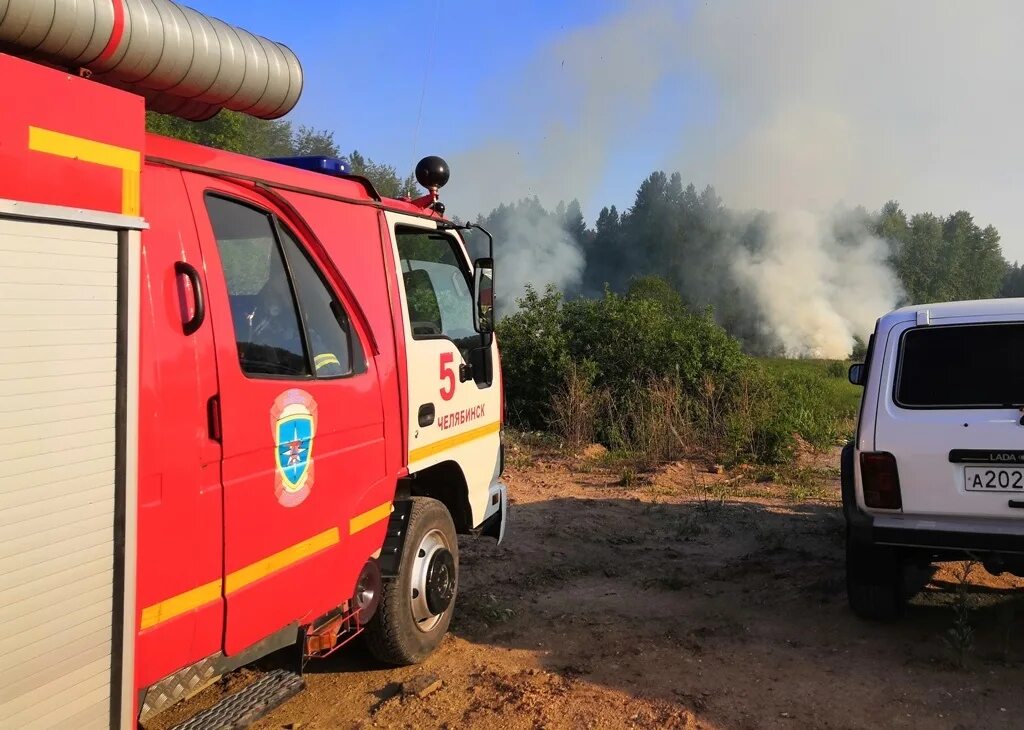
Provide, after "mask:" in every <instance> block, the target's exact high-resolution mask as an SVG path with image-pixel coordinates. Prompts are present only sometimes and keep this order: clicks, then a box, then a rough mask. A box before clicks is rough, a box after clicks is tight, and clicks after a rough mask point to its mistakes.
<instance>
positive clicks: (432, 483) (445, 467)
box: [399, 461, 473, 535]
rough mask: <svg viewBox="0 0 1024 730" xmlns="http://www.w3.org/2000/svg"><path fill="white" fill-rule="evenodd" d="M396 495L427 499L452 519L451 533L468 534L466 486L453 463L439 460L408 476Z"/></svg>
mask: <svg viewBox="0 0 1024 730" xmlns="http://www.w3.org/2000/svg"><path fill="white" fill-rule="evenodd" d="M402 481H403V482H404V483H403V484H402V485H400V487H399V492H400V493H402V492H404V493H405V494H408V495H409V496H410V497H430V498H431V499H436V500H437V501H438V502H440V503H441V504H443V505H444V506H445V507H446V508H447V509H448V513H449V514H450V515H451V516H452V522H453V523H454V524H455V532H456V533H458V534H460V535H466V534H469V533H470V532H471V531H472V529H473V510H472V509H471V507H470V505H469V485H468V483H467V482H466V476H465V474H463V472H462V468H461V467H460V466H459V464H458V463H457V462H455V461H442V462H441V463H440V464H434V465H433V466H429V467H427V468H426V469H423V470H422V471H418V472H415V473H414V474H410V475H409V476H408V477H406V478H405V479H404V480H402Z"/></svg>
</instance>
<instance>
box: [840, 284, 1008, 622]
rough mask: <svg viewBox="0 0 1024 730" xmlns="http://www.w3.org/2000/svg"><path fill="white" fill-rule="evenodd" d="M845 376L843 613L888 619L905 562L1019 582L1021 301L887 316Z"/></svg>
mask: <svg viewBox="0 0 1024 730" xmlns="http://www.w3.org/2000/svg"><path fill="white" fill-rule="evenodd" d="M850 382H852V383H854V384H856V385H863V386H864V394H863V396H862V398H861V406H860V418H859V420H858V424H857V435H856V437H855V439H854V441H853V442H851V443H850V444H848V445H847V447H846V448H845V449H844V450H843V457H842V487H843V512H844V514H845V517H846V526H847V531H846V535H847V536H846V583H847V594H848V596H849V600H850V606H851V607H852V608H853V610H854V611H855V612H856V613H857V614H858V615H860V616H863V617H865V618H876V619H885V618H894V617H896V616H897V615H899V614H900V612H901V610H902V606H903V602H904V599H905V598H906V597H907V595H906V589H905V587H904V583H905V581H904V570H905V568H906V566H907V565H908V564H910V563H917V564H918V565H922V566H923V565H928V564H930V563H932V562H934V561H941V560H961V559H964V558H966V557H968V556H971V557H974V558H975V559H977V560H979V561H981V562H982V563H983V564H984V566H985V568H986V569H987V570H988V571H989V572H991V573H994V574H999V573H1002V572H1007V571H1008V572H1011V573H1014V574H1016V575H1024V415H1022V414H1024V299H993V300H986V301H975V302H949V303H946V304H925V305H919V306H913V307H905V308H903V309H897V310H896V311H894V312H890V313H889V314H887V315H885V316H884V317H882V318H881V319H879V320H878V323H877V325H876V328H875V333H874V334H873V335H872V336H871V339H870V341H869V343H868V350H867V356H866V358H865V362H864V363H863V364H858V365H853V366H852V367H851V368H850Z"/></svg>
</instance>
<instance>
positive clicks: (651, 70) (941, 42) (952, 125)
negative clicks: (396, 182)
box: [449, 0, 1024, 354]
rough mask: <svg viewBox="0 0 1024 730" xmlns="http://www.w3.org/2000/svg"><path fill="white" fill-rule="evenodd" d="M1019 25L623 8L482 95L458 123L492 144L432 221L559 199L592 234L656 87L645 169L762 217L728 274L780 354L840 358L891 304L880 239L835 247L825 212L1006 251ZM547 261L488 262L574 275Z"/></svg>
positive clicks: (695, 6)
mask: <svg viewBox="0 0 1024 730" xmlns="http://www.w3.org/2000/svg"><path fill="white" fill-rule="evenodd" d="M1022 27H1024V4H1022V3H1016V2H1011V1H1010V0H990V2H985V3H967V2H962V1H961V0H905V1H904V2H899V3H892V2H890V0H861V1H859V2H855V3H850V2H813V1H811V0H773V2H747V3H733V2H701V3H679V2H676V1H675V0H629V2H624V3H623V4H622V5H621V6H619V8H618V9H617V10H614V11H612V12H611V13H610V14H608V15H606V16H604V17H603V18H601V19H600V20H598V21H597V22H595V23H592V24H591V25H586V26H581V27H579V28H576V29H574V30H571V31H569V32H567V33H566V34H565V35H564V36H563V37H562V38H560V39H557V40H556V41H554V42H552V43H551V44H549V45H548V46H547V47H545V48H542V49H541V50H540V51H538V52H537V53H536V54H535V55H534V57H533V58H532V59H530V60H529V61H527V62H525V63H524V64H523V65H522V66H521V67H520V68H519V69H517V70H516V71H515V72H513V73H512V74H511V75H510V76H508V77H503V78H494V79H490V80H488V83H487V84H486V87H487V91H485V92H483V93H482V100H481V106H480V108H479V109H478V110H477V113H478V114H480V115H481V117H482V118H485V119H486V120H487V121H488V122H489V126H492V125H493V127H494V129H495V130H496V132H495V134H494V136H493V138H491V139H489V140H485V141H483V142H482V143H480V144H476V145H475V146H474V147H473V148H472V149H466V150H464V151H463V153H462V154H456V155H454V156H453V157H452V165H453V169H458V170H459V174H458V175H457V176H456V177H455V178H454V180H453V184H452V186H451V190H450V192H449V199H450V202H451V204H452V205H451V209H452V210H453V211H455V210H459V211H465V213H466V214H469V215H472V214H475V213H476V212H482V213H486V212H487V211H489V210H490V209H491V208H492V207H494V206H495V205H497V204H498V203H500V202H505V201H510V200H515V199H518V198H521V197H523V196H525V195H537V196H539V197H540V199H541V202H542V203H544V204H545V205H547V206H549V207H550V206H552V205H554V204H555V203H556V202H557V201H558V200H569V199H571V198H573V197H578V198H579V199H580V200H581V201H582V202H583V204H584V207H585V210H586V211H587V213H588V217H589V219H590V221H591V223H592V222H593V218H594V215H595V213H596V210H597V209H598V208H599V207H600V206H601V205H605V204H610V203H615V204H616V205H618V207H619V208H620V210H621V209H624V208H627V207H628V206H629V204H630V203H631V202H632V200H631V190H626V189H621V190H620V192H619V193H618V195H620V196H621V197H620V199H618V200H616V199H609V198H608V193H607V190H608V189H609V185H610V184H609V183H608V181H609V180H611V179H614V178H615V177H616V173H615V172H613V169H614V162H615V161H616V160H617V159H618V160H620V161H621V154H622V151H621V147H622V146H623V144H628V143H629V141H630V140H632V139H634V138H636V137H637V136H638V134H640V133H639V132H638V129H641V127H638V126H637V125H638V121H637V120H640V119H643V118H645V117H647V116H649V115H651V114H654V113H655V110H656V108H657V104H658V100H659V99H660V98H662V97H663V96H664V95H665V94H666V89H669V92H668V93H669V94H672V93H675V94H676V96H677V97H679V98H681V99H683V102H684V103H683V106H684V107H685V108H684V109H682V110H680V112H679V115H680V118H679V121H678V124H675V125H674V126H673V125H672V124H662V125H661V126H660V128H661V129H663V130H664V131H663V132H661V133H659V134H658V135H657V139H653V140H651V139H648V140H647V141H648V143H649V147H648V148H646V149H647V152H648V156H652V155H653V156H655V157H656V159H653V160H652V164H651V165H650V167H651V168H654V167H660V168H662V169H665V170H668V171H672V170H679V171H680V172H681V173H682V176H683V180H684V182H685V181H693V182H694V183H696V184H697V185H698V186H702V185H704V184H711V185H714V186H715V188H716V189H717V191H718V193H719V194H720V195H721V196H722V198H723V200H724V201H725V203H726V204H727V205H729V206H730V207H733V208H738V209H746V210H758V209H759V210H766V211H771V212H774V213H777V214H778V218H777V225H776V227H775V230H774V231H773V235H772V241H773V243H772V246H771V247H770V249H769V250H766V251H764V252H762V253H759V254H758V255H757V258H756V259H755V258H753V257H750V256H746V255H745V254H744V253H743V252H742V251H739V250H738V253H737V260H736V262H735V266H733V267H732V271H733V272H734V273H735V274H736V276H738V277H745V279H744V280H745V281H748V282H750V286H751V287H753V291H755V292H756V293H757V299H758V301H759V302H760V303H761V306H762V307H763V310H764V311H763V312H762V313H760V315H761V317H762V318H763V319H765V320H767V323H768V327H769V328H770V329H771V330H772V332H773V333H774V334H775V335H777V337H778V339H780V340H781V341H782V342H783V343H784V345H785V347H786V348H787V349H788V350H789V351H790V352H791V353H821V354H839V352H840V350H841V349H845V350H846V351H847V352H848V351H849V350H848V344H846V345H843V346H842V347H840V344H841V343H842V342H845V343H849V342H850V340H851V337H852V335H853V334H860V335H862V336H863V335H866V334H867V333H868V331H869V330H870V327H871V324H872V322H873V321H874V318H876V317H877V316H879V315H881V314H883V313H884V312H885V311H886V310H888V309H890V308H891V307H893V306H894V305H896V304H897V303H898V302H897V298H898V294H899V292H898V289H897V288H896V287H895V286H894V285H893V282H894V277H893V276H892V274H891V272H888V271H887V270H886V269H885V267H884V265H883V264H882V263H881V262H882V261H883V260H884V251H883V250H882V248H881V247H880V246H879V242H877V241H873V240H871V239H869V238H867V237H865V238H864V239H863V240H862V241H861V243H860V244H859V245H857V246H855V247H854V248H853V249H852V250H847V249H845V248H843V247H841V246H837V245H836V243H835V241H834V239H833V238H832V237H831V233H830V230H831V226H830V220H831V210H832V209H833V207H834V206H835V205H837V204H839V203H844V204H847V205H863V206H865V207H866V208H867V209H869V210H877V209H879V208H880V207H881V206H882V205H883V204H884V203H885V202H886V201H887V200H889V199H896V200H898V201H899V202H900V203H901V204H902V206H903V208H904V209H905V210H911V211H934V212H936V213H938V214H940V215H941V214H947V213H951V212H953V211H955V210H959V209H966V210H969V211H971V212H972V213H973V214H974V215H975V217H976V218H977V219H978V220H980V221H983V222H985V223H992V224H993V225H995V226H996V227H997V228H998V229H999V230H1000V232H1001V233H1002V239H1003V240H1002V244H1003V248H1004V251H1005V252H1006V254H1007V256H1008V257H1009V258H1011V259H1012V258H1019V257H1021V256H1022V255H1024V219H1021V218H1020V216H1019V215H1018V214H1017V210H1018V208H1019V201H1020V200H1021V198H1022V197H1024V176H1021V175H1020V170H1021V169H1024V135H1022V134H1021V133H1020V130H1019V129H1018V127H1019V124H1018V120H1019V119H1020V118H1021V117H1022V116H1024V94H1021V93H1019V92H1020V91H1021V80H1020V72H1019V68H1020V65H1021V63H1020V62H1021V61H1024V50H1022V48H1024V47H1022V46H1021V44H1020V40H1019V35H1020V33H1019V31H1020V28H1022ZM691 89H697V91H691ZM687 105H688V106H687ZM643 129H648V128H646V127H645V128H643ZM617 155H619V156H620V157H618V158H617V157H616V156H617ZM646 172H649V170H647V171H645V172H643V173H638V174H639V175H642V174H646ZM481 180H484V181H487V183H485V184H481V183H480V181H481ZM639 182H640V179H639V178H638V179H636V180H632V181H630V183H631V185H632V188H631V189H632V190H635V189H636V186H637V185H638V184H639ZM596 195H600V196H601V199H595V196H596ZM546 245H547V244H546V243H541V242H540V240H539V239H534V238H530V239H522V240H520V241H519V242H518V246H517V247H516V248H512V246H511V245H508V246H507V247H506V245H505V244H501V243H499V248H498V250H499V254H498V265H499V266H505V267H513V268H514V270H515V271H516V272H518V273H516V274H515V276H517V277H520V278H522V280H523V281H527V280H528V281H531V282H534V283H536V282H540V281H544V280H550V281H571V280H572V277H573V276H574V274H573V272H574V271H575V270H576V267H578V259H577V258H576V257H575V256H571V255H569V256H564V257H562V256H556V257H551V256H549V255H546V254H545V253H544V246H546ZM534 246H540V247H541V251H539V252H537V253H536V254H535V253H534V252H533V251H532V247H534ZM501 251H509V252H514V253H508V254H505V255H502V253H500V252H501ZM516 259H519V261H516ZM530 262H536V265H537V266H540V265H542V262H547V266H548V268H547V269H546V270H544V269H539V268H538V269H534V268H531V267H532V266H534V264H532V263H530ZM563 264H564V266H565V267H566V268H565V270H564V271H563V270H562V269H561V268H560V267H561V266H562V265H563ZM508 275H510V276H511V272H508ZM844 354H845V353H844Z"/></svg>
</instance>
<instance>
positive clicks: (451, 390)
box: [441, 352, 455, 400]
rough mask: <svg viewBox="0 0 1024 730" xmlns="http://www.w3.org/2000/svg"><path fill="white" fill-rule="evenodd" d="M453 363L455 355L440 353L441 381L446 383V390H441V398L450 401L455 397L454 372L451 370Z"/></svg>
mask: <svg viewBox="0 0 1024 730" xmlns="http://www.w3.org/2000/svg"><path fill="white" fill-rule="evenodd" d="M453 362H455V355H453V354H451V353H450V352H442V353H441V380H447V381H448V387H447V388H441V397H442V398H444V399H445V400H451V399H452V396H453V395H455V371H454V370H452V363H453Z"/></svg>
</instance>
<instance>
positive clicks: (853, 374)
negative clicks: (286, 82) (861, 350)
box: [847, 362, 865, 385]
mask: <svg viewBox="0 0 1024 730" xmlns="http://www.w3.org/2000/svg"><path fill="white" fill-rule="evenodd" d="M864 375H865V373H864V363H860V362H858V363H854V364H853V365H851V366H850V372H849V373H848V374H847V377H848V378H849V379H850V382H851V383H853V384H854V385H864Z"/></svg>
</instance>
